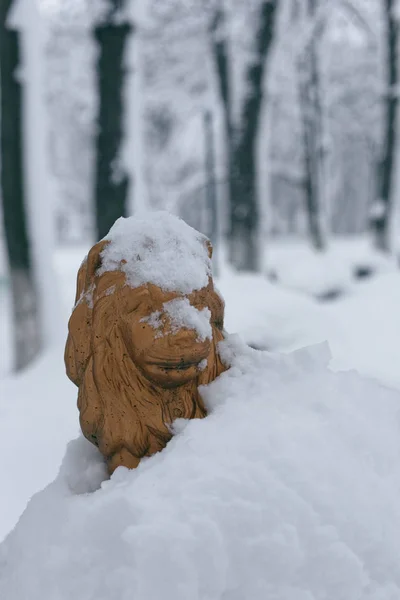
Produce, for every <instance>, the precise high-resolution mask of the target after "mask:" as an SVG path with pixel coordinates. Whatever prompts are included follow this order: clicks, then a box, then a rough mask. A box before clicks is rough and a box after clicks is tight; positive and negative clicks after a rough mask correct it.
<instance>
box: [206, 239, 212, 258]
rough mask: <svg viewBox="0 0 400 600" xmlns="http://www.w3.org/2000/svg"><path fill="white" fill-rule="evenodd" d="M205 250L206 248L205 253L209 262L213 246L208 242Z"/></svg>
mask: <svg viewBox="0 0 400 600" xmlns="http://www.w3.org/2000/svg"><path fill="white" fill-rule="evenodd" d="M206 248H207V252H208V257H209V259H210V260H211V259H212V255H213V245H212V243H211V241H210V240H207V241H206Z"/></svg>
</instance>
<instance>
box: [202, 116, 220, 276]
mask: <svg viewBox="0 0 400 600" xmlns="http://www.w3.org/2000/svg"><path fill="white" fill-rule="evenodd" d="M204 138H205V140H204V141H205V170H206V206H207V236H208V237H209V238H210V240H211V243H212V245H213V248H214V252H213V262H214V267H216V265H217V260H216V252H217V238H218V210H217V184H216V179H215V147H214V123H213V116H212V113H211V111H209V110H206V111H205V113H204ZM214 275H216V268H214Z"/></svg>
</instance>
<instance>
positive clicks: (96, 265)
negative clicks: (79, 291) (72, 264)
mask: <svg viewBox="0 0 400 600" xmlns="http://www.w3.org/2000/svg"><path fill="white" fill-rule="evenodd" d="M109 243H110V242H108V241H107V240H102V241H101V242H98V243H97V244H96V245H95V246H93V248H92V249H91V250H90V252H89V254H88V256H87V260H86V283H85V286H86V290H89V289H90V288H91V287H92V286H93V284H94V279H95V277H96V273H97V271H98V270H99V269H100V267H101V253H102V252H103V250H104V248H105V247H106V246H107V245H108V244H109Z"/></svg>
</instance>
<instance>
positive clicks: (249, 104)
mask: <svg viewBox="0 0 400 600" xmlns="http://www.w3.org/2000/svg"><path fill="white" fill-rule="evenodd" d="M277 4H278V2H277V1H275V2H263V3H262V4H261V6H260V14H259V18H258V20H257V24H258V29H257V31H256V33H255V48H254V51H255V59H254V61H253V62H252V63H251V64H250V65H249V66H248V69H247V73H246V83H247V89H248V93H247V95H246V97H245V99H244V104H243V110H242V113H241V118H240V122H239V124H238V126H237V128H236V131H235V132H234V134H233V139H232V146H231V157H230V211H229V212H230V231H229V239H228V242H229V255H230V260H231V263H232V264H233V265H234V266H235V267H236V268H237V269H238V270H240V271H244V270H246V271H258V270H259V269H260V252H259V222H260V218H259V207H258V197H257V135H258V132H259V125H260V117H261V108H262V103H263V99H264V93H263V84H264V74H265V68H266V61H267V56H268V53H269V50H270V48H271V44H272V40H273V35H274V27H275V16H276V11H277Z"/></svg>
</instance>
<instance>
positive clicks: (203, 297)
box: [119, 282, 223, 387]
mask: <svg viewBox="0 0 400 600" xmlns="http://www.w3.org/2000/svg"><path fill="white" fill-rule="evenodd" d="M121 295H123V296H126V307H127V310H126V311H124V312H122V313H121V320H120V324H119V327H120V329H121V333H122V336H123V339H124V342H125V346H126V348H127V350H128V352H129V355H130V358H131V359H132V360H133V362H134V363H135V364H136V365H137V366H138V367H139V368H140V369H141V370H142V372H143V373H144V375H145V376H146V377H147V379H149V380H150V381H152V382H154V383H156V384H158V385H162V386H164V387H176V386H180V385H183V384H185V383H187V382H188V381H191V380H193V379H196V378H197V377H198V376H199V373H200V372H201V371H202V369H204V368H205V366H206V361H207V360H208V359H209V357H210V352H211V350H212V343H213V336H214V329H215V328H217V329H218V328H221V327H222V321H223V303H222V300H221V299H220V298H219V296H218V295H217V294H216V292H215V291H214V289H213V286H212V283H211V282H210V284H209V286H208V287H207V288H203V289H202V290H199V291H196V292H193V293H192V294H190V296H187V297H186V299H187V300H186V302H187V301H188V302H187V304H190V307H191V308H189V310H192V309H193V310H194V311H196V312H195V313H194V314H195V315H196V314H197V315H198V316H199V318H203V319H205V318H207V317H208V318H209V322H210V335H209V337H203V339H202V337H201V335H199V333H198V331H197V330H196V329H193V328H191V327H189V326H186V327H185V326H184V327H177V326H176V323H174V318H173V315H172V316H171V314H170V313H171V311H170V310H169V307H171V306H174V303H182V302H183V301H184V299H183V298H182V296H181V295H179V294H177V293H174V292H164V291H162V290H161V289H160V288H159V287H157V286H154V285H151V284H147V285H146V286H142V287H141V288H137V289H134V290H133V289H131V288H125V289H123V290H121ZM178 306H179V305H178Z"/></svg>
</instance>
